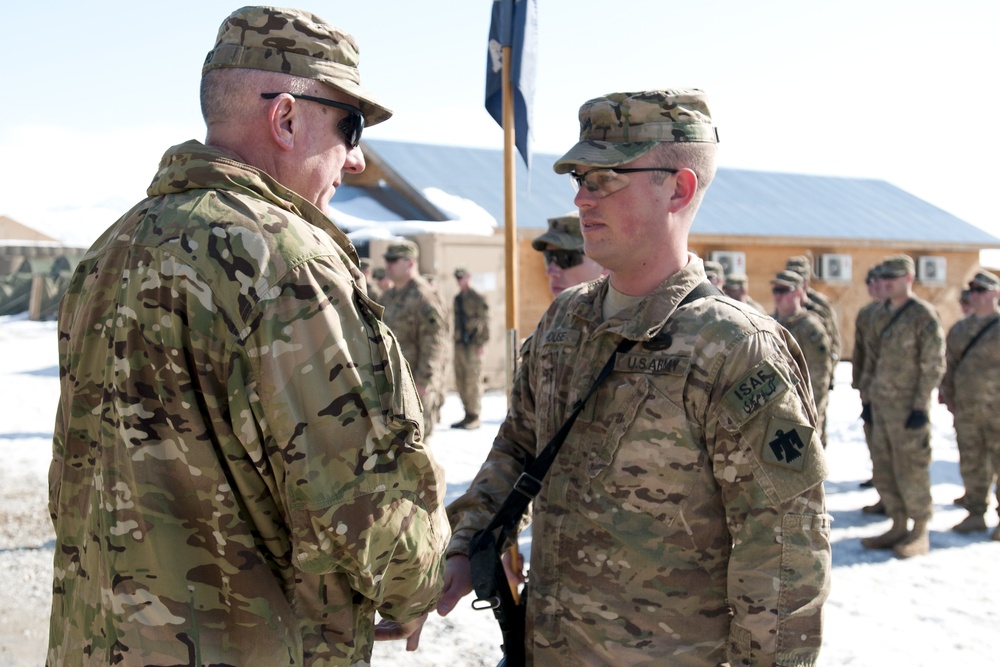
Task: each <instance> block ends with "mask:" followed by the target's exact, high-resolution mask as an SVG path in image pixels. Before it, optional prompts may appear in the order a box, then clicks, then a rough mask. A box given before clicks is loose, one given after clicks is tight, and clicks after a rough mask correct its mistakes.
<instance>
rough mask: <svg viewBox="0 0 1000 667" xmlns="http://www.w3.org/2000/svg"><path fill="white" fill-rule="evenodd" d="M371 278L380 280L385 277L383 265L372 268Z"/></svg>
mask: <svg viewBox="0 0 1000 667" xmlns="http://www.w3.org/2000/svg"><path fill="white" fill-rule="evenodd" d="M372 278H374V279H375V280H382V279H383V278H385V267H382V266H380V267H378V268H377V269H372Z"/></svg>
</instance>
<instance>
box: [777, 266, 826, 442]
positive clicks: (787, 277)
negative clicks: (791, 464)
mask: <svg viewBox="0 0 1000 667" xmlns="http://www.w3.org/2000/svg"><path fill="white" fill-rule="evenodd" d="M771 293H772V294H773V295H774V306H775V311H776V315H777V318H776V319H777V320H778V324H780V325H781V326H783V327H785V328H786V329H788V332H789V333H790V334H792V337H793V338H795V341H796V342H797V343H798V344H799V347H800V348H801V349H802V354H803V356H805V358H806V366H807V367H808V368H809V382H810V384H811V386H812V394H813V400H814V401H815V403H816V419H817V426H818V427H819V432H820V433H821V434H823V436H824V438H825V429H824V426H825V424H826V406H827V403H828V402H829V397H830V380H831V376H832V375H833V359H832V357H831V356H830V336H829V335H828V334H827V333H826V329H825V328H824V327H823V322H822V321H820V319H819V317H817V316H816V315H814V314H813V313H811V312H809V311H808V310H806V309H805V305H804V304H805V300H806V292H805V285H804V282H803V280H802V276H800V275H799V274H797V273H795V272H794V271H787V270H786V271H781V272H779V273H778V275H776V276H775V277H774V280H772V281H771ZM823 446H824V447H825V446H826V440H825V439H824V440H823Z"/></svg>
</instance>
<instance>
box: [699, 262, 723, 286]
mask: <svg viewBox="0 0 1000 667" xmlns="http://www.w3.org/2000/svg"><path fill="white" fill-rule="evenodd" d="M703 263H704V264H705V277H707V278H708V282H710V283H712V284H713V285H715V286H716V287H717V288H719V289H720V290H721V289H722V285H723V284H724V283H725V281H726V267H724V266H722V264H721V263H720V262H715V261H713V260H711V259H706V260H704V262H703Z"/></svg>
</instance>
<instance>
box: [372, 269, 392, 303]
mask: <svg viewBox="0 0 1000 667" xmlns="http://www.w3.org/2000/svg"><path fill="white" fill-rule="evenodd" d="M372 278H373V279H374V280H375V286H376V287H377V288H378V295H379V298H378V300H379V301H381V299H382V295H384V294H385V293H386V292H388V291H389V290H391V289H392V280H390V279H389V276H387V275H385V267H384V266H377V267H375V268H374V269H372Z"/></svg>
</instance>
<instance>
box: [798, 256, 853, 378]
mask: <svg viewBox="0 0 1000 667" xmlns="http://www.w3.org/2000/svg"><path fill="white" fill-rule="evenodd" d="M785 269H787V270H789V271H794V272H795V273H797V274H799V275H800V276H802V281H803V284H804V285H805V290H806V301H805V304H804V306H805V308H806V310H809V311H812V312H813V313H815V314H816V315H817V316H818V317H819V319H820V321H822V322H823V327H824V328H825V329H826V333H827V335H828V336H830V356H831V358H832V359H833V365H834V366H836V365H837V362H838V361H840V321H839V318H838V317H837V311H836V310H835V309H834V307H833V302H832V301H831V300H830V297H828V296H827V295H825V294H823V293H822V292H818V291H816V290H814V289H813V288H812V287H810V285H809V281H810V279H811V278H812V264H811V263H810V261H809V258H808V257H804V256H802V255H797V256H795V257H789V258H788V261H787V262H785ZM832 380H833V378H831V381H832ZM830 389H833V386H832V385H831V386H830Z"/></svg>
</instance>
